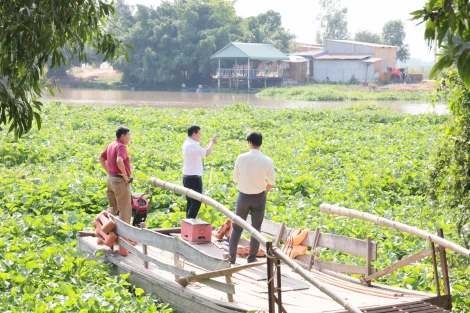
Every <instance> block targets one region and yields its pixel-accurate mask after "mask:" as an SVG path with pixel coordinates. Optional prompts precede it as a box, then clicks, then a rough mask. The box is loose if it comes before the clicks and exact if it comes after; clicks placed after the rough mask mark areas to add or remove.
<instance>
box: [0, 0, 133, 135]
mask: <svg viewBox="0 0 470 313" xmlns="http://www.w3.org/2000/svg"><path fill="white" fill-rule="evenodd" d="M113 14H114V7H113V3H112V2H110V1H106V0H93V1H91V0H88V1H86V0H61V1H55V0H41V1H39V0H0V127H8V128H9V131H13V132H14V133H15V134H16V135H17V136H21V135H23V134H24V133H26V132H28V131H29V130H30V129H31V128H32V125H33V120H34V119H35V120H36V123H37V125H38V127H40V125H41V117H40V110H41V106H42V103H41V102H40V101H38V99H39V97H40V96H41V95H42V88H41V87H42V84H41V77H44V76H45V69H46V67H47V65H48V64H50V66H51V67H52V68H59V67H61V66H62V65H63V64H66V63H67V55H70V56H73V55H76V56H78V58H79V59H80V60H83V59H84V58H85V54H84V48H85V45H86V44H87V43H88V44H90V45H92V46H93V47H94V48H95V49H96V50H97V51H98V52H100V53H102V54H104V55H105V59H109V58H112V57H114V56H117V55H119V54H122V53H124V54H126V53H127V52H126V50H125V47H124V45H123V44H122V43H121V42H120V41H119V40H117V39H115V38H114V37H113V35H112V34H111V33H109V32H108V31H106V29H105V28H104V26H105V23H106V21H107V20H108V18H109V17H110V16H112V15H113ZM51 92H52V89H51Z"/></svg>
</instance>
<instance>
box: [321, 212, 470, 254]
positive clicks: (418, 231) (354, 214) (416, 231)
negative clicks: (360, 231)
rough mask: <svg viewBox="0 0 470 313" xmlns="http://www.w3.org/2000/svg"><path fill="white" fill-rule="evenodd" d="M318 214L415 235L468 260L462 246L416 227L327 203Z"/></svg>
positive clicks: (468, 251) (468, 252) (466, 251)
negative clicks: (342, 217)
mask: <svg viewBox="0 0 470 313" xmlns="http://www.w3.org/2000/svg"><path fill="white" fill-rule="evenodd" d="M320 212H322V213H330V214H337V215H342V216H347V217H351V218H357V219H361V220H364V221H367V222H371V223H374V224H377V225H381V226H385V227H389V228H393V229H396V230H400V231H402V232H405V233H409V234H412V235H415V236H417V237H420V238H423V239H425V240H430V241H431V242H434V243H437V244H438V245H440V246H441V247H444V248H447V249H450V250H452V251H455V252H457V253H458V254H461V255H463V256H465V257H467V258H470V250H468V249H465V248H464V247H462V246H459V245H458V244H455V243H453V242H451V241H448V240H446V239H444V238H441V237H439V236H436V235H433V234H430V233H428V232H426V231H424V230H421V229H418V228H416V227H412V226H409V225H406V224H403V223H399V222H395V221H392V220H389V219H386V218H383V217H379V216H376V215H372V214H369V213H365V212H361V211H357V210H352V209H346V208H341V207H337V206H334V205H331V204H328V203H322V204H321V205H320Z"/></svg>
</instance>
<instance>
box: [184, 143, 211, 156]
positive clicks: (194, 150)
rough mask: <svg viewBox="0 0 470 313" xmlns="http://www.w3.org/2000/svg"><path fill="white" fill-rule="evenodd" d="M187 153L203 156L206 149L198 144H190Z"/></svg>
mask: <svg viewBox="0 0 470 313" xmlns="http://www.w3.org/2000/svg"><path fill="white" fill-rule="evenodd" d="M187 153H188V154H189V155H192V156H200V157H205V156H206V154H207V152H206V149H204V148H202V147H200V146H199V145H191V146H190V147H189V148H188V150H187Z"/></svg>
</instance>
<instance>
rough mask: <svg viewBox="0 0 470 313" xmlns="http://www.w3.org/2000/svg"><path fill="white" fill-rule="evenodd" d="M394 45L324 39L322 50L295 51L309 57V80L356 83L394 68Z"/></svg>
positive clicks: (395, 48)
mask: <svg viewBox="0 0 470 313" xmlns="http://www.w3.org/2000/svg"><path fill="white" fill-rule="evenodd" d="M396 53H397V47H395V46H387V45H379V44H373V43H366V42H358V41H350V40H331V39H326V40H325V42H324V50H323V51H308V52H295V53H290V55H296V56H302V57H305V58H307V59H309V66H308V73H307V75H308V76H309V77H310V80H313V81H316V82H343V83H347V82H350V81H351V80H352V79H355V80H356V81H357V82H360V83H365V82H371V81H373V80H375V79H376V78H377V76H378V73H379V72H387V71H388V70H387V68H394V67H396V63H397V60H396Z"/></svg>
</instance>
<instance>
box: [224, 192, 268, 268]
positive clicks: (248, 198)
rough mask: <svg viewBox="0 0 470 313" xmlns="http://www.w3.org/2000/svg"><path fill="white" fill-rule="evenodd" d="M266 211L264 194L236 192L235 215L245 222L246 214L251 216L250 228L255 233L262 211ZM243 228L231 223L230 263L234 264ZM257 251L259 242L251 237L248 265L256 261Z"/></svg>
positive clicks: (261, 219) (260, 223)
mask: <svg viewBox="0 0 470 313" xmlns="http://www.w3.org/2000/svg"><path fill="white" fill-rule="evenodd" d="M265 209H266V192H264V191H263V192H262V193H259V194H252V195H249V194H245V193H242V192H240V191H239V192H238V198H237V208H236V211H235V214H236V215H238V216H240V217H241V218H242V219H244V220H245V221H246V218H247V217H248V213H250V214H251V226H253V228H254V229H256V230H257V231H260V230H261V225H262V224H263V219H264V211H265ZM242 232H243V228H241V226H238V225H237V224H235V223H233V229H232V235H231V236H230V240H229V250H228V251H229V255H230V263H232V264H233V263H235V260H236V259H237V247H238V242H239V241H240V237H241V235H242ZM258 250H259V242H258V241H257V240H256V239H254V238H253V237H251V240H250V254H248V260H247V261H248V263H250V262H254V261H256V254H257V253H258Z"/></svg>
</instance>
